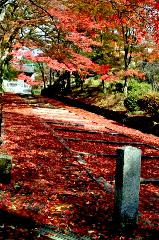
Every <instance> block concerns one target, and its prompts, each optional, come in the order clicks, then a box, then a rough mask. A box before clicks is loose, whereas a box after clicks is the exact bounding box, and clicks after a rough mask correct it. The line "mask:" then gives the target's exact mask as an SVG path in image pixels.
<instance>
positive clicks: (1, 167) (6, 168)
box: [0, 154, 12, 183]
mask: <svg viewBox="0 0 159 240" xmlns="http://www.w3.org/2000/svg"><path fill="white" fill-rule="evenodd" d="M11 169H12V157H11V156H9V155H7V154H0V183H9V182H10V180H11Z"/></svg>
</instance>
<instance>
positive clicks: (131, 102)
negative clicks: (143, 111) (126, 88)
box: [124, 95, 140, 112]
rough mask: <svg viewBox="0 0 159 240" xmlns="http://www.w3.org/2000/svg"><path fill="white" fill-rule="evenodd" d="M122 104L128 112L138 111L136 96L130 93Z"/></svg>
mask: <svg viewBox="0 0 159 240" xmlns="http://www.w3.org/2000/svg"><path fill="white" fill-rule="evenodd" d="M124 106H125V107H126V109H127V110H128V111H130V112H134V111H138V110H140V108H139V105H138V97H137V96H133V95H130V96H128V97H127V98H126V99H125V100H124Z"/></svg>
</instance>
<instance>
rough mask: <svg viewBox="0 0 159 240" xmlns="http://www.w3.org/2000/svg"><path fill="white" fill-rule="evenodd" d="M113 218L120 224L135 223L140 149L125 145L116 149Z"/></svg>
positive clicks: (138, 188) (138, 189) (130, 224)
mask: <svg viewBox="0 0 159 240" xmlns="http://www.w3.org/2000/svg"><path fill="white" fill-rule="evenodd" d="M117 155H118V157H117V161H116V175H115V206H114V220H115V222H116V223H117V224H118V225H119V226H121V227H124V226H132V225H136V223H137V216H138V204H139V191H140V169H141V150H140V149H138V148H135V147H131V146H125V147H122V148H120V149H118V150H117Z"/></svg>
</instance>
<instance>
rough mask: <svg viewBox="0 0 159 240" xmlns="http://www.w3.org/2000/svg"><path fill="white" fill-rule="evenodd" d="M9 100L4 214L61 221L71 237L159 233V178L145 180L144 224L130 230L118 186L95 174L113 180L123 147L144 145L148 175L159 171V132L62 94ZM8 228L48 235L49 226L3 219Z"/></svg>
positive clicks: (0, 193) (22, 234)
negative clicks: (118, 219) (117, 202)
mask: <svg viewBox="0 0 159 240" xmlns="http://www.w3.org/2000/svg"><path fill="white" fill-rule="evenodd" d="M3 102H4V105H3V122H4V126H3V131H2V138H3V140H4V143H3V144H2V146H1V152H5V151H6V152H7V153H8V154H10V155H11V156H12V157H13V169H12V180H11V183H10V184H0V198H1V201H0V209H1V210H2V211H3V214H4V213H6V214H8V216H9V214H11V215H12V216H13V215H15V216H16V217H17V218H18V217H19V218H20V217H24V218H26V219H30V220H31V221H34V222H35V223H37V224H45V226H54V227H55V229H56V230H59V231H61V230H62V231H63V233H64V234H66V236H67V235H68V234H69V233H70V232H73V233H77V234H80V235H78V239H80V238H81V239H82V236H87V237H90V238H91V239H157V235H158V233H159V232H158V230H159V228H158V219H159V203H158V198H159V188H158V185H154V184H144V185H141V190H140V204H139V220H138V226H137V228H136V229H134V230H133V231H132V232H131V233H130V232H129V233H127V232H126V233H124V232H123V231H121V230H119V231H117V229H116V228H115V226H114V224H113V219H112V216H113V205H114V193H113V191H106V190H105V189H104V188H103V189H102V186H101V185H99V184H98V183H97V182H96V181H94V180H95V179H97V178H99V177H102V178H104V179H106V180H107V181H109V182H110V183H112V184H114V175H115V161H116V149H117V148H119V147H121V146H123V145H134V146H136V147H139V148H140V149H141V150H142V154H143V159H142V168H141V177H142V178H156V179H157V178H159V171H158V169H159V138H157V137H154V136H152V135H147V134H143V133H140V132H139V131H137V130H133V129H129V128H126V127H124V126H122V125H118V124H117V123H116V122H114V121H111V120H107V119H104V118H103V117H101V116H98V115H96V114H92V113H89V112H87V111H84V110H81V109H78V108H75V107H70V106H66V105H64V104H62V103H61V102H59V101H57V100H50V99H48V98H42V97H41V98H36V99H34V98H30V99H29V98H28V99H25V100H24V99H22V98H20V97H19V96H16V95H11V94H10V95H9V94H6V95H5V96H4V100H3ZM79 156H80V158H81V159H82V160H83V163H81V162H80V161H79ZM88 172H89V173H91V176H90V175H89V174H88ZM8 218H9V217H8ZM17 229H18V230H17ZM1 234H2V235H3V234H6V235H5V238H2V239H27V238H28V239H45V238H46V239H47V237H46V236H44V235H48V234H50V233H48V232H47V234H40V233H39V232H38V231H35V232H34V233H32V231H31V230H27V226H26V227H25V228H22V227H21V226H19V225H17V226H16V230H15V227H14V226H13V225H12V224H11V225H9V227H8V225H7V226H6V227H5V224H4V223H3V221H2V224H1V226H0V235H1ZM30 234H32V235H30ZM52 239H54V238H52ZM68 239H69V238H68ZM87 239H88V238H87Z"/></svg>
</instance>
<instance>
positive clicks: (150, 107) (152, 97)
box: [138, 92, 159, 116]
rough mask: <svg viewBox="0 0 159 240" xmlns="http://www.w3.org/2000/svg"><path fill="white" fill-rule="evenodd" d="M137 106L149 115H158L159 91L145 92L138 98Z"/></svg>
mask: <svg viewBox="0 0 159 240" xmlns="http://www.w3.org/2000/svg"><path fill="white" fill-rule="evenodd" d="M138 106H139V107H140V109H141V110H143V111H145V112H146V113H148V114H150V115H151V116H159V93H157V92H151V93H147V94H145V95H144V96H143V97H142V98H140V99H139V100H138Z"/></svg>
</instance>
